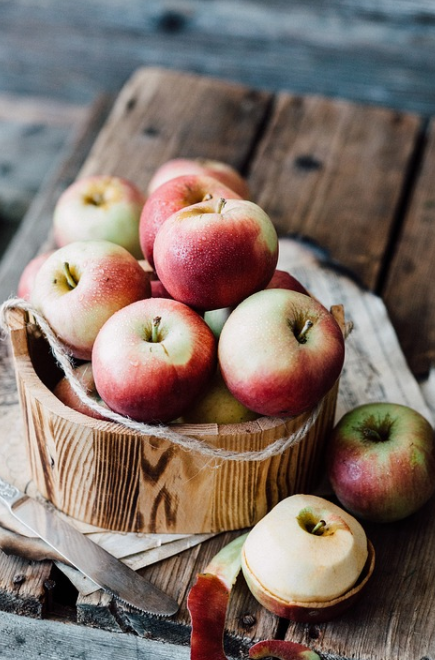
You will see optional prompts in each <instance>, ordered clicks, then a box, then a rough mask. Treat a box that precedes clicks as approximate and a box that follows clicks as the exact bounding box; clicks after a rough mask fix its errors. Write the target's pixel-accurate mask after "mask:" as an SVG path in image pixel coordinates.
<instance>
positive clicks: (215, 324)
mask: <svg viewBox="0 0 435 660" xmlns="http://www.w3.org/2000/svg"><path fill="white" fill-rule="evenodd" d="M233 309H234V308H233V307H219V309H210V310H209V311H208V312H204V321H205V322H206V323H207V325H208V327H209V328H210V330H211V331H212V333H213V334H214V336H215V337H216V339H219V337H220V334H221V332H222V328H223V327H224V324H225V322H226V321H227V319H228V317H229V315H230V314H231V312H232V311H233Z"/></svg>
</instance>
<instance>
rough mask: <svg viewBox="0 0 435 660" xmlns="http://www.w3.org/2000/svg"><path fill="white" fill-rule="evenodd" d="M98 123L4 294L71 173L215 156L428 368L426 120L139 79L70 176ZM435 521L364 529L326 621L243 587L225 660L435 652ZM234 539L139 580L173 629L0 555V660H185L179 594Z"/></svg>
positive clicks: (27, 243) (36, 217) (431, 298)
mask: <svg viewBox="0 0 435 660" xmlns="http://www.w3.org/2000/svg"><path fill="white" fill-rule="evenodd" d="M102 116H104V112H103V110H101V108H100V110H98V109H97V110H96V111H95V112H94V113H93V115H92V117H91V120H90V122H89V125H88V126H87V127H85V130H84V131H83V132H82V135H81V137H80V139H78V140H77V142H76V144H75V145H74V148H73V150H72V152H71V154H70V156H69V157H68V159H67V160H66V161H65V162H64V163H63V166H62V167H61V168H60V170H59V172H58V174H57V175H56V176H55V177H54V178H53V179H52V180H51V182H49V184H48V185H47V187H46V189H45V190H43V191H42V192H41V194H40V195H39V197H38V199H37V200H36V202H35V205H34V206H32V208H31V209H30V211H29V213H28V216H27V217H26V219H25V221H24V222H23V224H22V226H21V227H20V230H19V231H18V232H17V235H16V238H15V241H14V242H13V243H12V244H11V246H10V248H9V251H8V252H7V253H6V255H5V257H4V259H3V262H2V264H1V267H0V294H1V299H2V300H3V299H4V298H5V297H6V296H7V295H9V294H10V293H12V292H13V291H14V287H15V286H16V282H17V280H18V277H19V274H20V272H21V269H22V267H23V266H24V263H25V261H27V260H28V258H29V256H30V252H31V251H32V252H36V251H37V250H38V249H39V248H40V247H41V246H42V245H44V244H45V245H47V237H48V236H49V232H50V224H51V215H50V213H51V210H52V208H53V205H54V203H55V201H56V197H57V195H58V194H59V192H60V190H61V189H62V188H63V187H65V186H66V185H67V184H68V183H69V181H70V180H71V178H72V176H74V175H75V174H77V173H80V174H91V173H99V172H102V171H104V172H110V173H116V174H120V175H123V176H126V177H128V178H131V179H132V180H134V181H135V182H136V183H137V184H138V185H140V186H141V187H143V188H145V187H146V185H147V182H148V181H149V179H150V177H151V175H152V173H153V172H154V171H155V169H156V167H157V166H158V165H159V164H160V163H162V162H164V161H165V160H167V159H169V158H171V157H174V156H178V155H183V156H204V157H211V158H217V159H219V160H223V161H226V162H229V163H231V164H232V165H234V166H235V167H237V168H239V169H240V171H241V172H242V173H243V174H244V175H246V176H247V177H248V179H249V183H250V186H251V189H252V194H253V199H254V200H255V201H256V202H257V203H259V204H260V205H261V206H263V207H264V208H265V210H266V211H267V212H268V213H269V214H270V216H271V217H272V219H273V221H274V223H275V224H276V227H277V228H278V230H279V231H280V232H281V233H282V234H291V235H299V236H304V237H308V238H309V239H310V240H312V241H314V242H315V243H318V244H319V245H320V246H322V247H323V248H324V249H326V250H327V251H329V253H330V255H331V257H332V258H333V259H334V260H336V261H337V262H338V263H339V264H340V267H343V268H345V269H348V270H349V272H351V273H352V274H353V275H354V276H355V277H356V278H357V279H358V280H359V281H360V282H361V284H362V285H363V286H364V287H366V288H368V289H370V290H373V291H376V292H377V293H379V294H381V295H382V297H383V298H384V300H385V303H386V305H387V307H388V309H389V312H390V315H391V318H392V320H393V323H394V325H395V327H396V329H397V332H398V336H399V338H400V341H401V344H402V347H403V350H404V352H405V355H406V356H407V358H408V360H409V363H410V365H411V367H412V370H413V372H414V373H415V375H417V376H424V375H425V374H427V372H428V370H429V368H430V364H431V362H432V361H433V358H434V352H435V330H434V328H435V304H434V303H435V291H434V287H433V285H432V279H433V278H432V276H433V271H434V266H433V258H432V255H433V254H434V248H435V186H434V183H433V172H434V171H435V130H434V125H433V123H429V124H427V123H425V122H424V121H423V120H422V119H421V118H420V117H419V116H416V115H411V114H403V113H398V112H395V111H391V110H388V109H383V108H375V107H368V106H360V105H355V104H352V103H348V102H343V101H338V100H328V99H326V98H322V97H300V96H292V95H290V94H287V93H282V94H278V95H272V94H269V93H267V92H259V91H256V90H253V89H249V88H246V87H242V86H239V85H235V84H230V83H225V82H220V81H216V80H210V79H207V78H204V77H200V76H193V75H189V74H179V73H176V72H168V71H164V70H157V69H141V70H139V71H137V72H136V73H135V75H134V76H133V77H132V78H131V79H130V80H129V81H128V83H127V85H126V86H125V87H124V89H123V90H122V91H121V93H120V95H119V97H118V99H117V100H116V103H115V105H114V107H113V109H112V111H111V114H110V116H109V118H108V120H107V122H106V123H105V124H104V127H103V129H102V130H101V132H100V133H99V135H98V137H97V139H96V141H95V143H94V144H93V146H92V148H91V150H90V152H89V153H88V155H87V157H86V160H85V163H84V165H83V166H82V167H81V163H82V161H83V158H84V156H85V154H87V152H88V148H89V143H90V142H92V141H93V136H94V134H95V132H96V127H98V125H99V118H100V117H102ZM373 331H374V332H376V328H373ZM2 351H3V352H2V354H1V355H0V358H1V359H2V365H1V366H2V381H1V382H2V388H3V389H2V390H1V394H2V398H1V402H2V403H4V400H5V399H7V396H6V393H8V396H9V403H8V405H17V400H16V396H15V397H14V393H13V385H12V377H11V375H10V373H9V372H8V369H10V363H9V361H8V359H7V357H6V356H5V349H4V348H3V349H2ZM8 373H9V380H7V375H8ZM17 414H18V413H17ZM5 432H7V431H6V430H3V429H2V431H1V433H5ZM434 514H435V502H434V501H433V500H432V501H431V502H430V503H429V504H428V505H426V507H424V508H423V509H422V510H421V511H420V512H419V513H418V514H416V515H415V516H412V517H411V518H409V519H408V520H405V521H402V522H400V523H395V524H390V525H383V526H381V525H379V526H375V525H366V529H367V532H368V535H369V536H370V538H371V539H372V541H373V543H374V545H375V548H376V552H377V567H376V571H375V576H374V578H373V581H372V583H371V585H370V586H369V589H368V591H367V593H366V595H365V597H364V598H363V600H361V602H360V603H359V604H358V605H357V606H355V608H354V609H353V610H352V611H351V612H349V613H347V614H346V615H344V616H342V617H340V619H337V620H335V621H333V622H330V623H328V624H320V625H319V624H311V625H309V624H303V625H302V624H293V623H288V622H285V621H279V620H278V619H277V618H276V617H274V616H272V615H271V614H269V613H267V612H266V611H265V610H264V609H262V608H261V607H260V606H258V605H257V604H256V602H255V601H254V600H253V598H252V597H251V596H250V594H249V592H248V590H247V588H246V586H245V584H244V582H243V580H239V581H238V582H237V584H236V587H235V589H234V593H233V596H232V599H231V604H230V608H229V611H228V617H227V633H226V645H227V646H226V649H227V654H228V655H229V656H231V657H237V658H238V657H246V655H247V649H248V648H249V646H250V644H251V643H252V640H254V639H265V638H271V637H281V638H285V639H291V640H294V641H298V642H301V643H305V644H307V645H308V646H310V647H311V648H313V649H314V650H316V651H318V652H319V653H320V654H322V656H323V657H324V658H329V659H332V658H337V659H338V658H342V659H344V658H346V659H348V658H349V659H350V658H359V659H360V660H381V659H385V660H393V659H396V658H400V660H419V659H421V658H426V659H429V658H432V657H434V656H435V602H434V601H435V595H434V594H435V591H434V589H433V585H434V583H435V560H434V559H433V547H434V544H435V515H434ZM230 538H232V534H229V533H227V534H223V535H220V536H218V537H216V538H215V539H212V540H211V541H208V542H207V543H204V544H203V545H202V546H199V547H197V548H194V549H192V550H190V551H189V552H185V553H183V554H182V555H179V556H178V557H175V558H172V559H169V560H166V561H165V562H163V563H161V564H159V565H156V566H154V567H150V568H148V569H145V570H144V574H145V575H146V576H147V577H149V578H150V579H151V580H153V581H154V582H155V583H156V584H158V585H160V586H161V587H162V588H163V589H165V590H167V591H168V592H169V593H171V594H172V595H173V596H174V597H175V598H177V599H178V601H179V602H180V604H181V607H180V611H179V613H178V614H177V615H176V616H175V617H173V618H171V619H156V618H154V617H151V616H145V615H140V614H138V613H134V612H133V611H131V610H129V609H128V608H126V607H123V606H121V605H119V604H117V603H115V602H111V601H110V599H109V598H108V597H107V596H105V595H101V594H97V596H95V595H94V596H89V597H87V598H84V597H80V596H79V597H77V594H76V593H74V592H73V590H71V589H69V588H68V584H67V583H66V581H65V580H64V579H63V576H62V575H61V574H60V573H59V571H57V570H56V569H55V568H54V567H53V565H52V564H51V562H48V561H45V562H28V561H25V560H23V559H20V558H18V557H14V556H10V557H6V555H4V554H2V553H0V608H1V609H2V610H3V611H4V614H1V615H0V630H1V635H0V655H1V654H2V653H4V654H6V652H7V653H8V654H9V657H13V658H16V659H17V660H19V659H20V658H27V659H30V660H33V658H37V657H38V658H59V659H69V658H76V657H86V658H87V659H91V658H92V659H93V658H97V657H98V658H101V657H102V656H103V655H104V657H106V658H118V657H120V656H121V654H122V655H123V657H124V658H126V660H130V658H135V659H136V658H150V659H161V658H162V659H163V658H168V659H169V658H186V659H187V658H188V657H189V649H188V643H189V634H190V629H189V617H188V613H187V610H186V594H187V592H188V589H189V587H190V585H191V584H192V582H193V580H194V577H195V575H196V573H197V572H199V571H201V570H202V569H203V568H204V567H205V565H206V564H207V561H208V560H209V558H211V557H212V556H213V554H215V552H216V551H217V550H218V549H219V548H220V547H221V546H222V545H223V544H224V543H225V542H227V541H228V540H229V539H230ZM17 613H18V615H17ZM77 624H81V625H77ZM83 626H87V627H86V628H85V627H83Z"/></svg>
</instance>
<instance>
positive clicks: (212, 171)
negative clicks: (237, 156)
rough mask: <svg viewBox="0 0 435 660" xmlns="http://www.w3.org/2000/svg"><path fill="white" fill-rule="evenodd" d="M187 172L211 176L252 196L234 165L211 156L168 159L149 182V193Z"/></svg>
mask: <svg viewBox="0 0 435 660" xmlns="http://www.w3.org/2000/svg"><path fill="white" fill-rule="evenodd" d="M186 174H200V175H205V176H211V177H213V178H214V179H217V180H218V181H220V182H221V183H223V184H224V185H225V186H227V187H228V188H231V190H233V191H234V192H235V193H236V194H237V195H238V196H239V197H242V198H243V199H249V197H250V192H249V186H248V183H247V181H246V180H245V179H244V178H243V177H242V176H241V174H239V172H238V171H237V170H236V169H234V167H232V166H231V165H228V164H227V163H223V162H222V161H219V160H212V159H210V158H173V159H171V160H168V161H166V163H163V165H161V166H160V167H159V168H158V169H157V170H156V171H155V173H154V176H153V177H152V179H151V181H150V182H149V184H148V194H149V195H151V194H152V193H153V192H154V190H156V188H158V187H159V186H161V185H162V184H163V183H166V182H167V181H170V180H171V179H175V178H176V177H178V176H185V175H186Z"/></svg>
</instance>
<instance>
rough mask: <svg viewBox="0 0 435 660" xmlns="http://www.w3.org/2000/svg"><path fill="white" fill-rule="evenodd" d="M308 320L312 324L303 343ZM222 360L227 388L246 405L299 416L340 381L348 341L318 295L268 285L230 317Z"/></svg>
mask: <svg viewBox="0 0 435 660" xmlns="http://www.w3.org/2000/svg"><path fill="white" fill-rule="evenodd" d="M306 321H309V322H311V323H312V324H313V325H312V327H310V328H309V329H308V330H307V332H306V335H305V337H302V338H301V341H300V340H298V338H297V336H298V335H299V334H300V333H301V330H302V328H303V326H304V325H305V323H306ZM218 358H219V364H220V368H221V371H222V376H223V378H224V380H225V382H226V384H227V387H228V389H229V390H230V392H232V394H233V395H234V396H235V397H236V399H238V400H239V401H241V402H242V403H243V404H244V405H245V406H246V407H247V408H249V409H250V410H254V411H255V412H257V413H260V414H262V415H270V416H278V417H281V416H284V417H287V416H295V415H299V414H301V413H303V412H306V411H308V410H310V409H312V408H313V407H314V406H315V405H316V404H317V403H318V402H319V401H320V400H321V399H322V398H323V397H324V396H325V394H326V393H327V392H328V391H329V390H330V389H331V388H332V386H333V385H334V383H335V382H336V380H337V379H338V377H339V375H340V373H341V369H342V367H343V362H344V339H343V334H342V332H341V330H340V327H339V326H338V324H337V322H336V321H335V319H334V317H333V316H332V314H330V312H328V311H327V310H326V309H325V307H323V305H321V304H320V303H319V302H317V301H316V300H314V299H313V298H310V297H309V296H306V295H304V294H302V293H299V292H297V291H289V290H287V289H267V290H264V291H259V292H258V293H255V294H253V295H252V296H249V297H248V298H246V299H245V300H244V301H243V302H241V303H240V305H238V306H237V307H236V308H235V310H234V311H233V312H232V314H231V315H230V316H229V318H228V320H227V321H226V323H225V325H224V326H223V328H222V332H221V335H220V338H219V345H218Z"/></svg>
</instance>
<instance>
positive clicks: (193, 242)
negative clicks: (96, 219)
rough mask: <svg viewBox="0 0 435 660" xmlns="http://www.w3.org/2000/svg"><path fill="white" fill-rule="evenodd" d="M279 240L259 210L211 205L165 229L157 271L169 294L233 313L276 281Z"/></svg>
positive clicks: (185, 213)
mask: <svg viewBox="0 0 435 660" xmlns="http://www.w3.org/2000/svg"><path fill="white" fill-rule="evenodd" d="M277 259H278V237H277V234H276V231H275V228H274V226H273V224H272V222H271V220H270V218H269V216H268V215H267V214H266V213H265V212H264V211H263V209H261V208H260V207H259V206H257V204H254V203H253V202H249V201H246V200H239V199H228V200H225V199H211V200H209V201H206V202H202V203H200V204H194V205H193V206H189V207H187V208H185V209H182V210H181V211H178V212H177V213H174V214H173V215H172V216H171V217H170V218H168V220H167V221H166V222H165V223H164V224H163V225H162V226H161V228H160V229H159V231H158V233H157V236H156V240H155V244H154V260H155V268H156V272H157V275H158V277H159V279H160V280H161V281H162V282H163V284H164V286H165V288H166V289H167V290H168V291H169V293H170V294H171V295H172V296H173V297H174V298H175V299H176V300H180V301H181V302H184V303H186V304H187V305H191V306H192V307H194V308H197V309H201V310H210V309H218V308H220V307H231V306H233V305H236V304H238V303H239V302H240V301H241V300H243V298H245V297H246V296H249V295H250V294H251V293H253V292H254V291H258V290H259V289H262V288H263V287H264V286H266V284H267V283H268V282H269V281H270V279H271V277H272V275H273V272H274V270H275V266H276V262H277Z"/></svg>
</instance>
